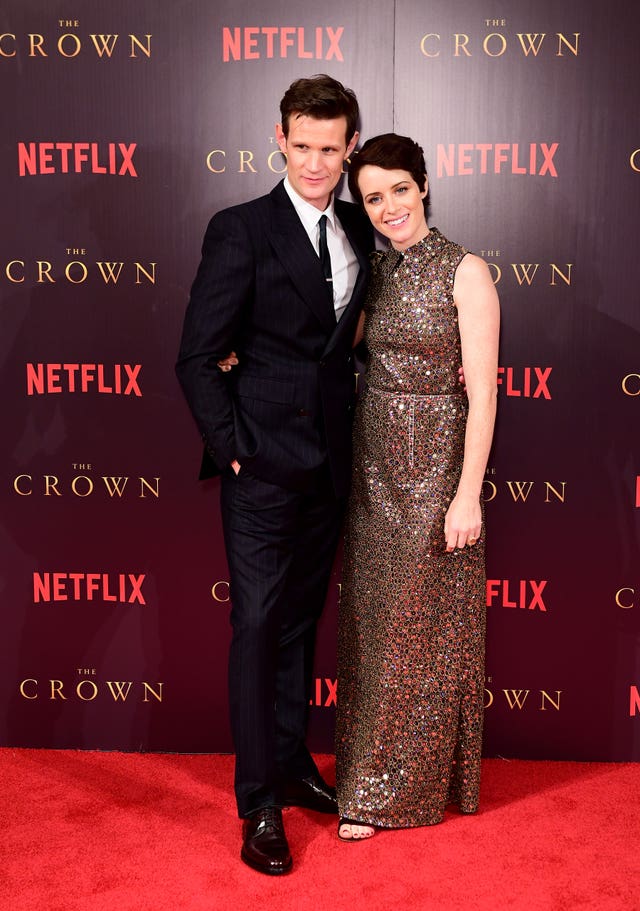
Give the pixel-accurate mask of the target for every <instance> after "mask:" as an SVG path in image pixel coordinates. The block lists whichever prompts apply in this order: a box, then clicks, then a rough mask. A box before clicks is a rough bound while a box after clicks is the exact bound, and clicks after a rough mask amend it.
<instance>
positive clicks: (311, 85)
mask: <svg viewBox="0 0 640 911" xmlns="http://www.w3.org/2000/svg"><path fill="white" fill-rule="evenodd" d="M359 113H360V111H359V108H358V99H357V98H356V96H355V92H353V91H352V90H351V89H347V88H345V87H344V86H343V85H342V83H341V82H338V80H337V79H333V78H332V77H331V76H327V75H326V74H325V73H320V74H319V75H318V76H311V77H310V78H308V79H296V80H295V82H292V83H291V85H290V86H289V88H288V89H287V91H286V92H285V93H284V95H283V97H282V101H281V102H280V116H281V123H282V132H283V133H284V135H285V136H288V135H289V118H290V116H291V115H292V114H304V115H306V116H308V117H315V119H316V120H335V119H336V118H338V117H346V120H347V135H346V142H345V144H346V145H348V144H349V141H350V140H351V138H352V136H353V134H354V133H355V132H356V130H357V128H358V117H359Z"/></svg>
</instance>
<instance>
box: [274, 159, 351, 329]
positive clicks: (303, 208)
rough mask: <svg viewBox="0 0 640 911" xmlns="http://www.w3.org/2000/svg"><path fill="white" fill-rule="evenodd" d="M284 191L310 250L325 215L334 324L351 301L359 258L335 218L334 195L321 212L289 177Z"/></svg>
mask: <svg viewBox="0 0 640 911" xmlns="http://www.w3.org/2000/svg"><path fill="white" fill-rule="evenodd" d="M284 188H285V190H286V191H287V195H288V196H289V199H290V200H291V202H292V203H293V206H294V208H295V210H296V212H297V213H298V218H299V219H300V221H301V222H302V226H303V228H304V229H305V231H306V232H307V234H308V236H309V240H310V241H311V243H312V244H313V248H314V250H315V251H316V253H318V243H319V236H320V229H319V227H318V222H319V221H320V217H321V216H322V215H326V216H327V246H328V248H329V256H330V257H331V276H332V278H333V282H332V287H333V306H334V308H335V311H336V322H337V321H338V320H339V319H340V317H341V316H342V314H343V313H344V310H345V307H346V306H347V304H348V303H349V301H350V300H351V295H352V293H353V288H354V285H355V283H356V278H357V277H358V270H359V268H360V267H359V265H358V258H357V256H356V255H355V253H354V252H353V249H352V247H351V244H350V243H349V241H348V240H347V235H346V234H345V233H344V228H343V227H342V225H341V224H340V221H339V219H338V218H337V216H336V213H335V210H334V206H333V195H332V196H331V201H330V202H329V205H328V206H327V208H326V209H325V210H324V212H321V211H320V209H316V207H315V206H312V205H311V203H310V202H307V201H306V200H305V199H303V198H302V196H299V195H298V193H296V191H295V190H294V189H293V187H292V186H291V184H290V183H289V178H288V177H285V179H284Z"/></svg>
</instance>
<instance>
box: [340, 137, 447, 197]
mask: <svg viewBox="0 0 640 911" xmlns="http://www.w3.org/2000/svg"><path fill="white" fill-rule="evenodd" d="M368 164H371V165H375V167H377V168H383V169H384V170H385V171H396V170H397V171H408V172H409V173H410V174H411V176H412V177H413V179H414V180H415V182H416V183H417V184H418V187H419V188H420V192H422V190H424V188H425V182H426V178H427V167H426V165H425V163H424V152H423V151H422V148H421V147H420V146H419V145H418V143H417V142H414V141H413V139H409V137H408V136H398V134H397V133H383V134H382V135H381V136H373V137H372V138H371V139H367V141H366V142H365V144H364V145H363V146H362V148H361V149H360V151H359V152H357V153H356V154H355V155H353V156H352V157H351V162H350V164H349V178H348V179H349V190H350V192H351V195H352V196H353V198H354V199H355V200H356V202H359V203H360V205H362V193H361V192H360V187H359V186H358V174H359V173H360V171H361V169H362V168H363V167H364V166H365V165H368ZM428 204H429V203H428V196H427V197H426V198H425V200H424V205H425V211H426V210H427V206H428Z"/></svg>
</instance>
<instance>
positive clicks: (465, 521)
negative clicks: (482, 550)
mask: <svg viewBox="0 0 640 911" xmlns="http://www.w3.org/2000/svg"><path fill="white" fill-rule="evenodd" d="M481 533H482V512H481V510H480V500H479V499H478V498H476V497H468V496H464V495H462V494H460V493H457V494H456V495H455V497H454V498H453V500H452V501H451V503H450V505H449V509H448V510H447V515H446V516H445V520H444V537H445V541H446V546H447V553H451V552H452V551H453V550H455V548H456V547H466V545H470V546H471V547H473V545H474V544H475V543H476V541H477V540H478V538H479V537H480V535H481Z"/></svg>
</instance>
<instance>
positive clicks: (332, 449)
mask: <svg viewBox="0 0 640 911" xmlns="http://www.w3.org/2000/svg"><path fill="white" fill-rule="evenodd" d="M335 208H336V214H337V216H338V218H339V220H340V223H341V224H342V226H343V228H344V230H345V233H346V235H347V237H348V239H349V242H350V244H351V246H352V247H353V250H354V252H355V253H356V255H357V257H358V260H359V264H360V271H359V273H358V277H357V280H356V284H355V287H354V289H353V294H352V296H351V300H350V302H349V304H348V305H347V308H346V310H345V311H344V313H343V316H342V318H341V319H340V321H339V323H337V324H336V320H335V313H334V310H333V307H332V304H331V301H330V300H329V296H328V295H327V293H326V282H325V279H324V275H323V273H322V267H321V264H320V260H319V258H318V256H317V255H316V253H315V250H314V248H313V245H312V244H311V242H310V240H309V238H308V236H307V233H306V231H305V230H304V228H303V226H302V224H301V222H300V219H299V218H298V216H297V214H296V211H295V209H294V207H293V205H292V203H291V200H290V199H289V197H288V196H287V193H286V191H285V189H284V186H283V184H282V182H281V183H279V184H278V185H277V186H276V187H275V189H274V190H273V191H272V192H271V193H269V194H268V195H267V196H262V197H260V198H259V199H254V200H252V201H251V202H248V203H244V204H243V205H239V206H234V207H232V208H229V209H225V210H223V211H221V212H218V213H217V214H216V215H214V217H213V218H212V219H211V221H210V223H209V226H208V228H207V231H206V234H205V238H204V243H203V247H202V260H201V263H200V266H199V269H198V272H197V275H196V278H195V281H194V283H193V287H192V289H191V297H190V300H189V305H188V307H187V312H186V316H185V322H184V329H183V335H182V342H181V346H180V353H179V358H178V363H177V365H176V370H177V373H178V377H179V379H180V382H181V384H182V387H183V390H184V393H185V395H186V398H187V401H188V403H189V406H190V408H191V410H192V412H193V415H194V417H195V419H196V422H197V424H198V427H199V429H200V432H201V434H202V438H203V440H204V443H205V453H204V458H203V464H202V470H201V475H200V476H201V477H209V476H211V475H213V474H216V473H218V472H220V471H222V470H223V469H224V468H225V467H227V466H228V465H229V464H230V463H231V462H232V461H233V459H237V460H238V461H239V462H240V463H241V465H242V466H243V467H246V468H247V469H248V470H249V471H251V472H252V473H253V474H255V475H256V476H257V477H262V478H264V479H265V480H269V481H272V482H273V483H276V484H279V485H281V486H282V487H287V488H290V489H292V490H305V489H307V488H308V487H310V486H311V485H313V483H314V480H315V473H316V470H317V468H318V467H319V466H320V465H321V464H322V463H323V462H324V460H325V459H326V458H327V457H328V459H329V465H330V468H331V473H332V477H333V480H334V487H335V489H336V492H337V493H338V494H340V495H344V494H345V493H346V492H347V490H348V483H349V472H350V461H351V412H352V408H353V398H354V385H355V383H354V369H353V361H352V354H351V346H352V340H353V335H354V331H355V326H356V323H357V319H358V315H359V313H360V310H361V308H362V305H363V302H364V295H365V290H366V284H367V278H368V253H369V252H370V250H371V249H373V235H372V230H371V227H370V225H369V222H368V220H367V219H366V217H365V216H364V214H363V213H362V212H361V210H360V209H359V208H358V207H357V206H354V205H352V204H350V203H345V202H342V201H341V200H336V203H335ZM232 349H233V350H235V351H237V352H238V356H239V359H240V365H239V366H238V367H236V368H234V369H233V370H232V371H231V372H230V373H222V372H221V371H220V370H219V368H218V367H217V361H218V360H220V359H221V358H223V357H225V356H226V355H227V354H228V353H229V351H231V350H232Z"/></svg>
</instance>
